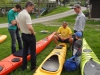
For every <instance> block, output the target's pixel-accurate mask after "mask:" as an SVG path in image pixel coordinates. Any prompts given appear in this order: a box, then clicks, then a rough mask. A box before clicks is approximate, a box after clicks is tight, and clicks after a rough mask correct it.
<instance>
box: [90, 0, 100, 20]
mask: <svg viewBox="0 0 100 75" xmlns="http://www.w3.org/2000/svg"><path fill="white" fill-rule="evenodd" d="M90 6H91V7H90V17H91V18H100V0H90Z"/></svg>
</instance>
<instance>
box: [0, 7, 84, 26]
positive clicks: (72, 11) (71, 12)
mask: <svg viewBox="0 0 100 75" xmlns="http://www.w3.org/2000/svg"><path fill="white" fill-rule="evenodd" d="M84 10H86V8H85V7H82V11H84ZM73 14H75V12H74V10H73V9H72V10H69V11H66V12H63V13H60V14H55V15H51V16H46V17H42V18H37V19H33V20H32V23H33V24H34V23H42V22H46V21H51V20H55V19H59V18H63V17H67V16H70V15H73ZM7 26H8V23H3V24H0V28H4V27H7Z"/></svg>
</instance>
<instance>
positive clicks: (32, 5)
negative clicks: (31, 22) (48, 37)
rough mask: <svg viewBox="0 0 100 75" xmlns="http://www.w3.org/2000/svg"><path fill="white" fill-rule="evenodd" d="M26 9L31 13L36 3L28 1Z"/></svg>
mask: <svg viewBox="0 0 100 75" xmlns="http://www.w3.org/2000/svg"><path fill="white" fill-rule="evenodd" d="M25 8H26V10H27V11H28V12H29V13H31V12H32V11H33V10H34V3H33V2H32V1H28V2H27V3H26V5H25Z"/></svg>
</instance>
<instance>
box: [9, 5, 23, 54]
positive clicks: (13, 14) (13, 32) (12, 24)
mask: <svg viewBox="0 0 100 75" xmlns="http://www.w3.org/2000/svg"><path fill="white" fill-rule="evenodd" d="M21 9H22V8H21V5H19V4H17V5H16V6H15V7H14V8H12V9H11V10H9V12H8V14H7V16H8V31H9V33H10V36H11V42H12V45H11V49H12V53H15V52H16V38H17V41H18V45H19V50H20V49H22V40H21V37H20V34H19V28H18V26H17V20H16V18H17V15H18V13H19V12H20V11H21Z"/></svg>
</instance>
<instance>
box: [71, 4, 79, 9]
mask: <svg viewBox="0 0 100 75" xmlns="http://www.w3.org/2000/svg"><path fill="white" fill-rule="evenodd" d="M74 8H81V6H80V5H79V4H76V5H74V6H73V7H72V9H74Z"/></svg>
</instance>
